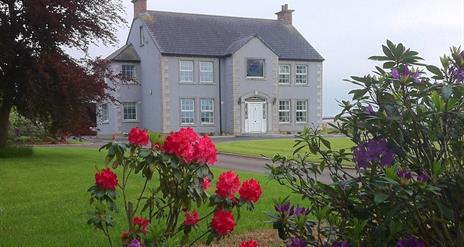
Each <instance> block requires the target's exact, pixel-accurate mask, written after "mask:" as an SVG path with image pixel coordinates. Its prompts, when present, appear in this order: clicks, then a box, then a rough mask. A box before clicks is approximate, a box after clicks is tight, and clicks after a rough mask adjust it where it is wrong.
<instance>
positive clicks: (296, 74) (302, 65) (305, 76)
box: [295, 64, 309, 85]
mask: <svg viewBox="0 0 464 247" xmlns="http://www.w3.org/2000/svg"><path fill="white" fill-rule="evenodd" d="M298 67H303V68H305V72H298ZM308 69H309V68H308V65H306V64H297V65H296V67H295V85H308ZM299 76H300V77H302V78H300V79H299V78H298V77H299ZM303 78H304V83H301V82H298V81H300V80H303Z"/></svg>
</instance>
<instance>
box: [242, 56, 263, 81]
mask: <svg viewBox="0 0 464 247" xmlns="http://www.w3.org/2000/svg"><path fill="white" fill-rule="evenodd" d="M250 60H262V61H263V75H262V76H252V75H251V76H250V75H248V62H249V61H250ZM245 76H246V78H247V79H264V78H265V77H266V59H264V58H252V57H249V58H247V59H246V62H245Z"/></svg>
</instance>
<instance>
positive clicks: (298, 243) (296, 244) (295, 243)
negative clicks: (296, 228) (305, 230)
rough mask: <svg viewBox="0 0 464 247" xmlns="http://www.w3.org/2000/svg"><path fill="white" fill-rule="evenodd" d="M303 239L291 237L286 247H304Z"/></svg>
mask: <svg viewBox="0 0 464 247" xmlns="http://www.w3.org/2000/svg"><path fill="white" fill-rule="evenodd" d="M306 246H307V245H306V243H305V241H303V240H301V239H299V238H292V240H291V241H290V243H288V245H287V247H306Z"/></svg>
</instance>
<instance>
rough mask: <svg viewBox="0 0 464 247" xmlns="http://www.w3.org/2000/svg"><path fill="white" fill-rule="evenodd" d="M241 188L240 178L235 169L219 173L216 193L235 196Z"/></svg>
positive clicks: (228, 196) (225, 196) (230, 196)
mask: <svg viewBox="0 0 464 247" xmlns="http://www.w3.org/2000/svg"><path fill="white" fill-rule="evenodd" d="M239 188H240V179H239V177H238V176H236V175H235V173H234V172H233V171H228V172H223V173H221V175H219V180H218V182H217V184H216V194H218V195H219V196H221V197H223V198H229V199H231V198H233V197H234V195H235V193H237V192H238V190H239Z"/></svg>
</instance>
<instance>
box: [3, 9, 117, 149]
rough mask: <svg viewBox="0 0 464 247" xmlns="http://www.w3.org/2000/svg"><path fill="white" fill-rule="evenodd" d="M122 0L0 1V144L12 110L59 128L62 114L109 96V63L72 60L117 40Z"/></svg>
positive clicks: (70, 114)
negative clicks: (68, 50)
mask: <svg viewBox="0 0 464 247" xmlns="http://www.w3.org/2000/svg"><path fill="white" fill-rule="evenodd" d="M121 13H123V8H122V3H121V0H112V1H100V0H0V33H1V35H0V50H1V52H0V147H3V146H5V145H6V138H7V129H8V124H9V115H10V112H11V109H12V108H13V107H15V108H16V109H17V111H18V112H19V113H20V114H22V115H23V116H25V117H27V118H29V119H31V120H33V121H46V122H49V123H50V124H51V131H52V133H53V132H56V131H58V130H61V129H62V128H63V127H64V125H65V124H66V121H64V120H65V119H72V118H73V117H75V116H76V114H80V113H81V112H83V107H85V106H86V105H87V104H88V103H90V102H95V101H100V100H103V99H106V98H108V97H109V95H108V94H107V91H108V89H109V88H108V86H107V85H106V83H105V81H104V78H105V76H107V75H109V74H108V73H110V71H109V70H108V69H107V68H108V67H109V66H108V62H107V61H104V60H101V59H99V58H97V59H95V60H91V59H89V58H85V59H80V60H77V59H74V58H72V57H71V56H70V55H68V54H67V53H66V52H65V49H66V48H74V49H78V50H81V51H83V52H85V53H86V52H87V49H88V46H89V45H90V44H95V43H97V42H101V43H103V44H104V45H109V44H115V43H116V36H115V35H114V31H115V30H116V28H117V26H118V24H120V23H124V19H123V18H122V16H121Z"/></svg>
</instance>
